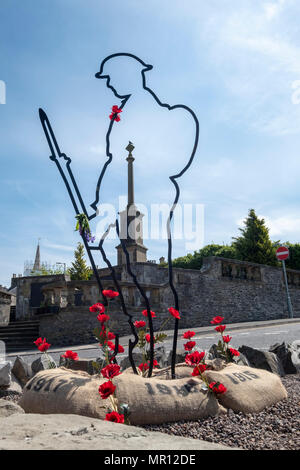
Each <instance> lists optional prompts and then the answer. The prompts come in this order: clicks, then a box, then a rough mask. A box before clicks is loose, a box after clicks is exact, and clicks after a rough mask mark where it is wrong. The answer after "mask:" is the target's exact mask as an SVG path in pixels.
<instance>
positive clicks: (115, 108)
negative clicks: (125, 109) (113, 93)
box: [111, 105, 122, 113]
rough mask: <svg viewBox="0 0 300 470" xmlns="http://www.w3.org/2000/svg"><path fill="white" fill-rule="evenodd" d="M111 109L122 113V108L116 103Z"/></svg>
mask: <svg viewBox="0 0 300 470" xmlns="http://www.w3.org/2000/svg"><path fill="white" fill-rule="evenodd" d="M111 110H112V112H113V113H121V112H122V109H120V108H119V107H118V106H117V105H114V106H113V107H112V108H111Z"/></svg>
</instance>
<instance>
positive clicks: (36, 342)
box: [33, 338, 45, 346]
mask: <svg viewBox="0 0 300 470" xmlns="http://www.w3.org/2000/svg"><path fill="white" fill-rule="evenodd" d="M44 341H45V338H44ZM33 342H34V344H35V345H36V346H39V345H40V344H42V343H43V340H42V338H38V339H36V340H35V341H33Z"/></svg>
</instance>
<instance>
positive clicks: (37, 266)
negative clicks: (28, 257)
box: [32, 241, 41, 272]
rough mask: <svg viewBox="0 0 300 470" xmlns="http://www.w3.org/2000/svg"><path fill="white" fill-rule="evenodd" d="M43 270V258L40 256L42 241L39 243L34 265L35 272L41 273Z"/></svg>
mask: <svg viewBox="0 0 300 470" xmlns="http://www.w3.org/2000/svg"><path fill="white" fill-rule="evenodd" d="M40 269H41V256H40V241H38V246H37V248H36V254H35V260H34V265H33V269H32V270H33V271H34V272H35V271H40Z"/></svg>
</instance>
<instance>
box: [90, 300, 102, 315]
mask: <svg viewBox="0 0 300 470" xmlns="http://www.w3.org/2000/svg"><path fill="white" fill-rule="evenodd" d="M90 312H98V313H104V312H105V308H104V305H103V304H100V302H99V303H97V304H94V305H92V306H91V307H90Z"/></svg>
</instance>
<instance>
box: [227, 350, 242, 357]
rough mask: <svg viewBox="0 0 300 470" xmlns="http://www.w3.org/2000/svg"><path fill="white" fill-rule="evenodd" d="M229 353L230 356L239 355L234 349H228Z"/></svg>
mask: <svg viewBox="0 0 300 470" xmlns="http://www.w3.org/2000/svg"><path fill="white" fill-rule="evenodd" d="M229 351H230V353H231V355H232V356H239V355H240V353H239V352H238V351H237V350H236V349H233V348H229Z"/></svg>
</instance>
